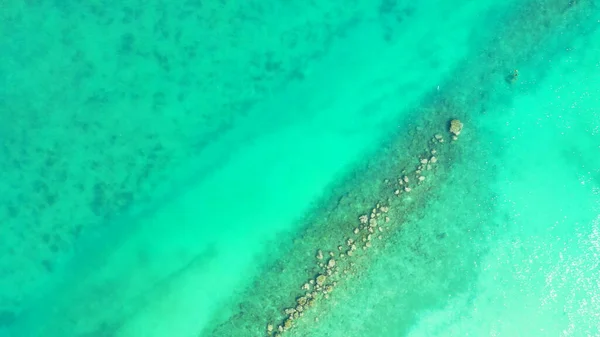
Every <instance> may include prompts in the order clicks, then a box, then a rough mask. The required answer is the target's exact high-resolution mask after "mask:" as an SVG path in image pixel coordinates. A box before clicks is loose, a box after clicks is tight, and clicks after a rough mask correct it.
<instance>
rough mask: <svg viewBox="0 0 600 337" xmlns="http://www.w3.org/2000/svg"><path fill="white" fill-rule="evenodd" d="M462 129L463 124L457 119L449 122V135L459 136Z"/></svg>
mask: <svg viewBox="0 0 600 337" xmlns="http://www.w3.org/2000/svg"><path fill="white" fill-rule="evenodd" d="M462 128H463V124H462V123H461V122H460V121H459V120H458V119H453V120H451V121H450V133H452V134H454V135H455V136H458V135H460V132H461V131H462Z"/></svg>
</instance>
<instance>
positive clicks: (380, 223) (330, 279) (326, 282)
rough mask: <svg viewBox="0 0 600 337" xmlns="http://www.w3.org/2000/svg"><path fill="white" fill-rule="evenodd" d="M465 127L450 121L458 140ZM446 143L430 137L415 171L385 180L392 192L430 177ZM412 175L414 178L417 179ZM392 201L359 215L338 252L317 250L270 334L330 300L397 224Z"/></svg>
mask: <svg viewBox="0 0 600 337" xmlns="http://www.w3.org/2000/svg"><path fill="white" fill-rule="evenodd" d="M462 128H463V124H462V123H461V122H460V121H459V120H457V119H453V120H451V121H450V127H449V132H450V134H451V139H452V140H453V141H456V140H458V135H460V133H461V131H462ZM443 143H444V136H442V135H441V134H436V135H434V136H433V138H432V139H431V146H430V149H428V150H427V151H426V152H425V153H423V154H421V155H420V156H419V163H418V165H417V166H416V168H415V169H414V171H412V172H406V171H403V172H402V175H401V176H400V177H397V178H394V181H396V183H393V182H392V181H391V180H390V179H385V180H384V183H385V184H387V185H388V186H390V187H392V188H393V189H392V190H393V195H395V196H397V197H403V196H404V195H405V194H407V193H411V192H412V191H413V189H416V188H418V186H419V185H421V184H423V183H424V182H425V181H426V180H427V176H428V175H430V173H427V174H426V173H425V172H427V171H432V170H433V169H434V168H435V165H436V164H437V163H438V157H437V156H436V154H437V153H438V150H436V148H435V146H436V145H440V144H443ZM440 146H441V145H440ZM411 177H414V180H413V179H412V178H411ZM390 201H391V199H390V198H388V199H387V204H388V205H384V204H383V202H379V203H377V204H376V205H375V207H373V208H372V209H371V210H370V212H369V213H367V214H363V215H360V216H359V217H358V225H357V227H355V228H354V229H353V231H352V234H350V235H349V236H348V237H346V238H345V239H344V243H343V244H340V245H338V246H337V252H334V251H329V252H327V253H325V252H324V251H323V250H321V249H318V250H317V251H316V254H315V258H316V261H317V262H316V267H317V269H318V272H317V273H315V276H314V277H313V278H311V279H309V280H308V281H306V282H305V283H304V284H303V285H302V287H301V289H302V290H303V291H304V294H303V295H301V296H299V297H297V298H296V303H295V304H294V306H291V307H288V308H285V309H284V310H283V313H284V314H285V315H286V318H285V319H284V320H283V321H282V322H281V324H279V325H277V327H275V324H273V323H268V324H267V327H266V332H267V335H268V336H272V337H280V336H281V335H282V334H283V333H285V332H286V331H288V330H290V329H292V328H293V327H294V324H295V321H296V320H298V319H299V318H300V317H303V316H304V314H305V313H306V312H307V310H309V309H310V308H311V307H313V306H314V305H315V304H316V303H317V302H318V301H320V300H326V299H328V298H329V297H330V294H331V293H332V292H333V290H334V289H335V287H336V286H337V285H338V282H340V281H341V280H342V279H343V278H345V277H346V276H348V275H349V274H350V273H351V271H352V267H354V265H355V263H354V262H352V260H353V259H354V257H355V256H356V254H358V253H359V252H360V251H361V250H362V251H365V252H366V251H367V250H369V249H370V248H372V247H373V242H374V241H375V240H374V239H375V238H377V239H378V240H382V239H383V238H384V233H385V231H386V230H387V228H386V227H389V226H390V225H393V224H394V223H392V222H390V216H389V214H388V212H389V211H390V207H391V206H390V205H389V204H391V202H390ZM315 320H316V321H318V318H315Z"/></svg>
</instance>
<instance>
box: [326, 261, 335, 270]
mask: <svg viewBox="0 0 600 337" xmlns="http://www.w3.org/2000/svg"><path fill="white" fill-rule="evenodd" d="M333 267H335V260H334V259H329V262H327V268H333Z"/></svg>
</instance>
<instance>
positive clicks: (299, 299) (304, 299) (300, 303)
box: [296, 296, 307, 305]
mask: <svg viewBox="0 0 600 337" xmlns="http://www.w3.org/2000/svg"><path fill="white" fill-rule="evenodd" d="M306 301H307V298H306V297H304V296H302V297H299V298H298V299H297V300H296V302H297V303H298V304H299V305H306Z"/></svg>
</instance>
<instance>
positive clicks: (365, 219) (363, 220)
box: [358, 215, 369, 224]
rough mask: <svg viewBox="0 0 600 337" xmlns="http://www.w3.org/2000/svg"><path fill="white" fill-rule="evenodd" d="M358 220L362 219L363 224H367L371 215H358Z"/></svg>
mask: <svg viewBox="0 0 600 337" xmlns="http://www.w3.org/2000/svg"><path fill="white" fill-rule="evenodd" d="M358 220H360V223H361V224H366V223H367V221H369V217H368V216H366V215H361V216H360V217H358Z"/></svg>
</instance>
